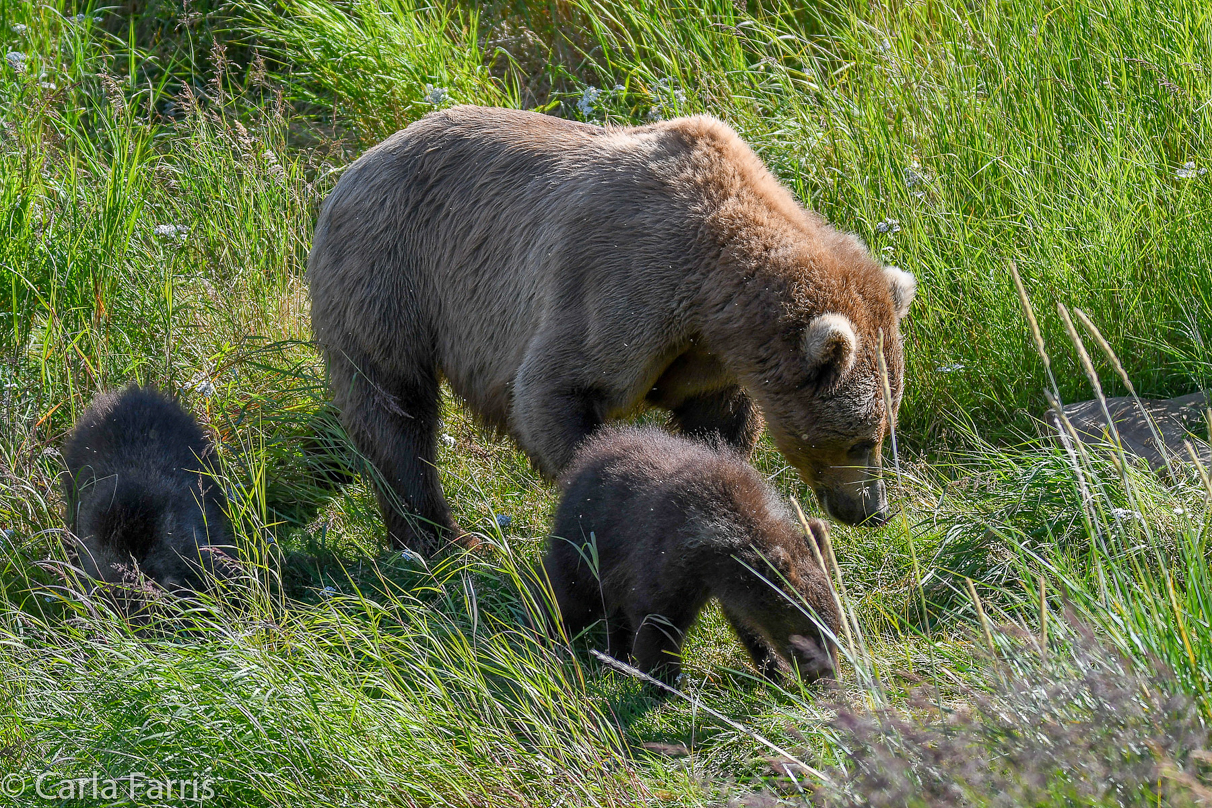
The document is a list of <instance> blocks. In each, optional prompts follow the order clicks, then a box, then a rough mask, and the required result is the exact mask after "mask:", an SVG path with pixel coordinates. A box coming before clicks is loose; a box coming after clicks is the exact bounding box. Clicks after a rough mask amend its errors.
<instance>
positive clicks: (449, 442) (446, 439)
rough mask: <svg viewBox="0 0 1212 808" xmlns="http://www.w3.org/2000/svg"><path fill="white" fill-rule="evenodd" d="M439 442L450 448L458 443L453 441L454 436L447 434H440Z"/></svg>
mask: <svg viewBox="0 0 1212 808" xmlns="http://www.w3.org/2000/svg"><path fill="white" fill-rule="evenodd" d="M441 441H442V443H443V444H445V445H446V446H451V447H453V446H454V445H455V444H457V443H458V441H457V440H455V436H454V435H451V434H450V433H449V432H443V433H442V437H441Z"/></svg>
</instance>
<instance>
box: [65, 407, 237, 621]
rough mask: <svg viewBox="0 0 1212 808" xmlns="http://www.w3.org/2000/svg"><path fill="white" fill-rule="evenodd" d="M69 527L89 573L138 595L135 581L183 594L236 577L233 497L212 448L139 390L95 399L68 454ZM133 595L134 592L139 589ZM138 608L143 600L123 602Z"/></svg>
mask: <svg viewBox="0 0 1212 808" xmlns="http://www.w3.org/2000/svg"><path fill="white" fill-rule="evenodd" d="M63 459H64V460H65V461H66V463H67V474H66V475H64V480H63V483H64V494H65V499H66V500H67V522H68V527H69V528H70V530H71V533H72V535H73V536H74V537H75V540H76V542H77V546H76V551H77V555H78V557H79V560H80V565H81V567H82V569H83V570H84V572H85V573H86V574H87V575H88V576H89V577H91V578H92V579H94V580H95V581H97V582H99V583H103V584H111V585H116V586H114V587H111V588H112V589H114V590H115V591H116V590H120V589H130V591H131V592H136V591H137V590H138V587H139V584H138V574H139V573H142V574H143V575H145V576H146V577H147V578H150V579H151V580H153V581H155V582H156V583H157V584H159V585H160V586H161V587H162V588H163V589H165V590H168V591H169V592H176V593H179V594H188V593H191V592H197V591H200V590H201V589H202V588H203V586H204V584H205V583H206V582H207V579H208V577H209V576H208V575H204V572H205V573H209V574H210V575H219V576H221V577H230V575H232V574H234V572H235V562H234V561H233V560H232V559H231V558H230V557H229V556H228V555H227V554H226V553H225V552H224V549H230V544H231V541H230V538H229V531H228V521H227V516H226V514H225V513H224V507H225V504H226V498H225V497H224V495H223V492H222V490H221V489H220V488H219V486H218V484H217V483H216V482H215V480H214V472H215V467H214V459H215V457H214V448H213V446H212V445H211V443H210V441H209V440H207V438H206V436H205V435H204V434H203V432H202V429H201V427H199V426H198V423H197V421H195V420H194V418H193V416H191V415H190V414H189V413H187V412H186V411H185V410H184V409H182V408H181V405H179V404H178V403H177V402H175V401H173V400H172V399H170V398H167V397H166V396H164V395H161V394H160V393H158V392H156V391H155V390H151V389H147V388H140V387H136V386H133V385H132V386H130V387H127V388H126V389H124V390H121V391H116V392H109V393H103V394H102V395H99V396H97V397H96V398H95V399H94V400H93V401H92V403H91V404H89V406H88V408H87V409H86V410H85V411H84V413H83V414H82V415H81V416H80V419H79V420H78V421H77V422H76V425H75V427H73V429H72V432H71V434H70V435H69V436H68V439H67V442H66V444H65V446H64V449H63ZM132 586H133V588H132ZM127 600H129V601H131V603H130V604H128V605H131V606H133V605H135V603H134V602H135V601H138V600H142V598H138V597H134V598H132V597H120V599H119V602H120V605H122V604H123V603H125V601H127Z"/></svg>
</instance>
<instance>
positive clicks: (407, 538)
mask: <svg viewBox="0 0 1212 808" xmlns="http://www.w3.org/2000/svg"><path fill="white" fill-rule="evenodd" d="M328 359H329V362H328V365H329V373H330V385H331V389H332V393H333V399H334V402H335V403H336V405H337V407H338V409H339V410H340V412H341V421H342V423H344V425H345V429H346V430H347V431H348V432H349V436H350V438H351V439H352V440H353V442H354V445H355V446H357V447H358V449H359V451H361V452H362V454H363V455H365V456H366V458H367V459H368V460H369V461H370V463H371V465H372V466H374V468H375V469H376V470H377V471H378V473H379V475H380V477H381V479H380V480H376V481H375V489H376V493H377V495H378V500H379V507H380V509H381V510H382V512H383V522H384V524H385V525H386V527H387V534H388V536H389V538H390V539H391V541H392V542H393V543H395V544H396V545H398V546H401V547H407V548H409V549H411V550H415V551H416V552H418V553H421V554H423V555H429V554H432V553H433V552H435V551H437V550H438V549H440V548H441V547H442V545H443V544H444V543H445V542H447V541H450V540H454V539H457V538H459V537H460V535H461V531H460V530H459V528H458V526H457V525H455V523H454V520H453V519H452V518H451V516H450V508H449V507H448V506H447V504H446V500H445V498H444V497H443V496H442V485H441V482H440V481H439V478H438V469H437V425H438V417H439V414H440V408H441V399H440V389H439V383H438V376H437V373H436V372H434V371H432V370H430V371H427V372H422V373H418V374H416V375H415V377H414V378H413V379H412V380H411V381H410V382H401V381H400V380H392V381H393V382H395V383H393V384H388V383H387V382H386V379H387V378H389V374H385V373H382V372H381V371H378V369H377V368H376V367H375V366H374V365H373V364H372V363H371V362H370V361H368V360H367V361H362V362H359V363H357V364H355V363H354V362H353V361H351V360H350V359H349V358H348V357H346V356H344V355H337V354H336V352H332V353H330V355H329V357H328Z"/></svg>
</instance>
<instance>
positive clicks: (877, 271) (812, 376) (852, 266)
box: [753, 239, 917, 525]
mask: <svg viewBox="0 0 1212 808" xmlns="http://www.w3.org/2000/svg"><path fill="white" fill-rule="evenodd" d="M846 241H847V246H846V248H845V249H844V250H841V251H840V253H841V260H838V259H837V258H835V261H836V263H835V264H832V265H825V266H824V267H823V268H822V267H820V266H817V267H814V268H813V269H814V271H812V272H811V273H805V277H804V278H802V279H801V280H799V281H798V282H797V283H796V284H794V285H793V286H792V287H791V289H790V294H789V296H788V297H789V299H788V300H786V301H784V303H783V315H782V317H781V318H780V323H779V327H778V333H777V335H775V338H774V339H773V340H772V343H773V344H772V345H771V347H770V349H768V350H769V353H768V362H767V363H766V364H767V367H766V369H765V372H764V373H763V375H762V378H761V380H760V384H759V385H758V389H756V390H754V391H753V395H754V397H755V399H756V400H757V402H758V404H759V405H760V406H761V409H762V413H763V415H765V417H766V421H767V426H768V428H769V430H770V433H771V436H772V437H773V438H774V442H775V445H777V446H778V448H779V450H780V451H781V452H782V453H783V454H784V455H785V456H786V457H787V459H788V460H789V461H790V462H791V464H792V465H793V466H794V467H795V468H796V470H797V471H798V472H799V473H800V476H801V477H802V478H803V479H804V481H805V482H806V483H807V484H808V485H809V486H811V488H812V490H813V491H814V492H815V493H816V496H817V499H818V500H819V501H820V503H821V507H823V508H824V509H825V511H826V512H827V513H828V514H829V515H830V516H832V517H833V518H835V519H837V520H839V521H841V522H845V523H847V524H851V525H857V524H866V525H880V524H882V523H883V522H885V521H887V511H888V501H887V495H886V493H885V491H884V483H883V481H882V480H881V474H880V468H881V463H882V451H883V445H884V439H885V438H886V437H887V436H888V433H889V430H890V428H891V426H892V422H893V419H894V418H895V416H896V411H897V409H898V408H899V407H900V402H901V393H902V390H903V381H904V362H903V356H902V351H901V334H900V321H901V319H902V318H904V317H905V316H906V314H908V312H909V306H910V304H911V303H912V302H913V297H914V294H915V292H916V289H917V283H916V281H915V280H914V278H913V276H912V275H911V274H909V273H908V272H904V271H902V270H900V269H897V268H896V267H881V266H879V265H878V264H876V263H875V262H874V261H872V259H871V258H870V255H869V254H868V253H867V250H866V248H865V247H863V246H862V244H861V242H858V240H857V239H846ZM881 335H882V340H881ZM881 341H882V345H883V358H884V364H885V366H886V368H887V373H888V385H889V389H890V392H891V394H892V395H891V399H892V407H891V411H889V408H888V406H887V405H886V404H885V401H884V395H883V391H882V384H881V373H880V363H879V359H878V357H877V354H878V352H879V350H880V345H881Z"/></svg>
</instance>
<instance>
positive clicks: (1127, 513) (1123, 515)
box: [1111, 508, 1145, 522]
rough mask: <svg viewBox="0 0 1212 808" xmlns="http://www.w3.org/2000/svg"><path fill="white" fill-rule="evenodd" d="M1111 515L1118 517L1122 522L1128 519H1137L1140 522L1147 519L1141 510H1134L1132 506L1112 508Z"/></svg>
mask: <svg viewBox="0 0 1212 808" xmlns="http://www.w3.org/2000/svg"><path fill="white" fill-rule="evenodd" d="M1111 516H1113V517H1114V518H1116V519H1118V520H1119V521H1121V522H1123V521H1125V520H1127V519H1135V520H1137V521H1138V522H1143V521H1145V517H1144V516H1142V515H1141V512H1140V511H1134V510H1132V509H1131V508H1112V509H1111Z"/></svg>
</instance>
